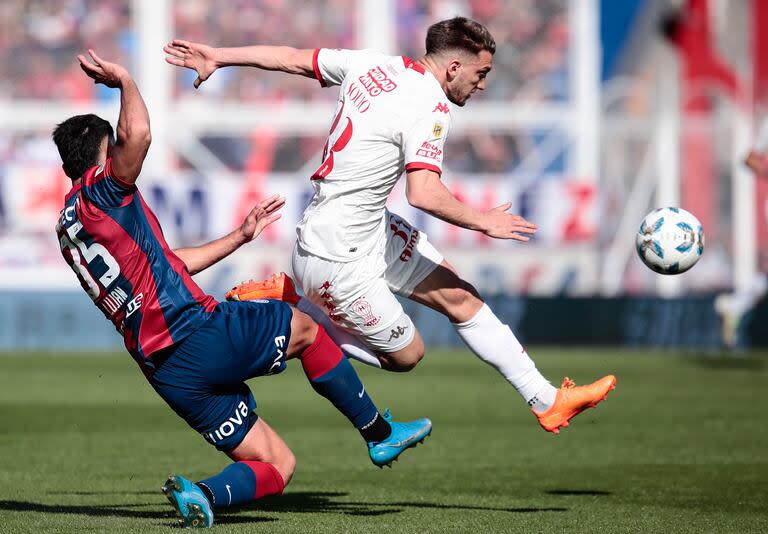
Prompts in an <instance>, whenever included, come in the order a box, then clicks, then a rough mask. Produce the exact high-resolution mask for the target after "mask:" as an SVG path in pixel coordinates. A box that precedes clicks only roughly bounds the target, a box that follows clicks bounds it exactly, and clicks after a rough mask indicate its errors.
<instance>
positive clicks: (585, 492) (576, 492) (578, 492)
mask: <svg viewBox="0 0 768 534" xmlns="http://www.w3.org/2000/svg"><path fill="white" fill-rule="evenodd" d="M544 493H547V494H549V495H610V494H611V492H610V491H602V490H590V489H553V490H547V491H545V492H544Z"/></svg>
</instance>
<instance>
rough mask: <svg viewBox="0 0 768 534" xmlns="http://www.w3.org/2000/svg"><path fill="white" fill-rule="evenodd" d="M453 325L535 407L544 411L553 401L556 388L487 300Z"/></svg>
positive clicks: (473, 348)
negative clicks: (475, 310) (468, 315)
mask: <svg viewBox="0 0 768 534" xmlns="http://www.w3.org/2000/svg"><path fill="white" fill-rule="evenodd" d="M453 327H454V328H455V329H456V332H457V333H458V334H459V336H460V337H461V339H463V340H464V343H466V344H467V346H468V347H469V348H470V349H471V350H472V352H474V353H475V354H476V355H477V357H478V358H480V359H481V360H483V361H484V362H486V363H487V364H488V365H490V366H491V367H493V368H494V369H496V370H497V371H498V372H499V373H501V375H502V376H503V377H504V378H506V380H507V382H509V383H510V384H512V386H514V388H515V389H516V390H517V392H518V393H519V394H520V395H521V396H522V397H523V399H525V402H527V403H528V405H529V406H531V407H532V408H533V409H534V410H535V411H537V412H543V411H546V410H548V409H549V407H550V406H551V405H552V404H553V403H554V402H555V396H556V395H557V389H555V388H554V387H553V386H552V384H550V383H549V382H548V381H547V379H546V378H544V377H543V376H542V374H541V373H540V372H539V370H538V369H536V364H535V363H533V360H531V358H530V356H528V353H527V352H525V349H524V348H523V346H522V345H521V344H520V342H519V341H518V340H517V338H516V337H515V334H513V333H512V330H510V328H509V326H507V325H505V324H503V323H502V322H501V321H500V320H499V318H498V317H496V315H494V313H493V311H491V308H489V307H488V305H487V304H483V307H482V308H480V311H478V312H477V314H475V316H474V317H473V318H472V319H470V320H469V321H467V322H465V323H453Z"/></svg>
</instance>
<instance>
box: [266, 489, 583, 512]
mask: <svg viewBox="0 0 768 534" xmlns="http://www.w3.org/2000/svg"><path fill="white" fill-rule="evenodd" d="M347 495H348V494H347V493H339V492H297V493H287V494H285V495H281V496H279V497H267V498H265V499H262V500H261V501H259V503H258V505H257V507H258V509H259V510H261V511H264V512H287V513H290V512H294V513H295V512H298V513H342V514H349V515H366V516H376V515H385V514H394V513H398V512H401V511H402V510H403V509H405V508H426V509H431V510H487V511H490V512H511V513H535V512H566V511H568V509H567V508H562V507H556V508H534V507H524V508H523V507H521V508H504V507H493V506H473V505H463V504H443V503H430V502H387V503H375V502H338V501H335V500H334V498H336V497H346V496H347Z"/></svg>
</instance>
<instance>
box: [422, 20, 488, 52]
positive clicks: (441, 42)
mask: <svg viewBox="0 0 768 534" xmlns="http://www.w3.org/2000/svg"><path fill="white" fill-rule="evenodd" d="M457 49H458V50H466V51H468V52H471V53H473V54H478V53H480V51H482V50H487V51H488V52H490V53H491V54H494V53H495V52H496V41H494V40H493V36H492V35H491V32H489V31H488V28H486V27H485V26H483V25H482V24H480V23H479V22H476V21H474V20H472V19H468V18H466V17H454V18H452V19H448V20H441V21H440V22H436V23H435V24H433V25H432V26H430V27H429V29H428V30H427V54H439V53H440V52H444V51H446V50H457Z"/></svg>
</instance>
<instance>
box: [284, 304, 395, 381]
mask: <svg viewBox="0 0 768 534" xmlns="http://www.w3.org/2000/svg"><path fill="white" fill-rule="evenodd" d="M296 308H297V309H298V310H299V311H301V312H304V313H306V314H307V315H309V316H310V317H312V319H314V320H315V322H316V323H317V324H319V325H322V326H323V328H325V331H326V332H328V335H329V336H331V339H332V340H333V342H334V343H336V344H337V345H338V346H339V348H340V349H341V352H343V353H344V354H345V355H346V356H347V357H348V358H354V359H355V360H357V361H360V362H363V363H364V364H366V365H370V366H371V367H378V368H379V369H381V362H380V361H379V359H378V358H377V357H376V355H375V354H374V353H373V351H371V349H370V348H369V347H368V345H366V344H365V343H364V342H363V341H361V340H359V339H357V338H356V337H355V336H353V335H352V334H350V333H349V332H347V331H345V330H342V329H341V328H339V327H338V326H336V325H335V324H333V322H332V321H331V320H330V319H329V318H328V316H327V315H326V314H325V313H323V310H321V309H320V308H318V307H317V306H315V305H314V304H312V303H311V302H310V301H309V299H306V298H302V299H301V300H299V303H298V304H296Z"/></svg>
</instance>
